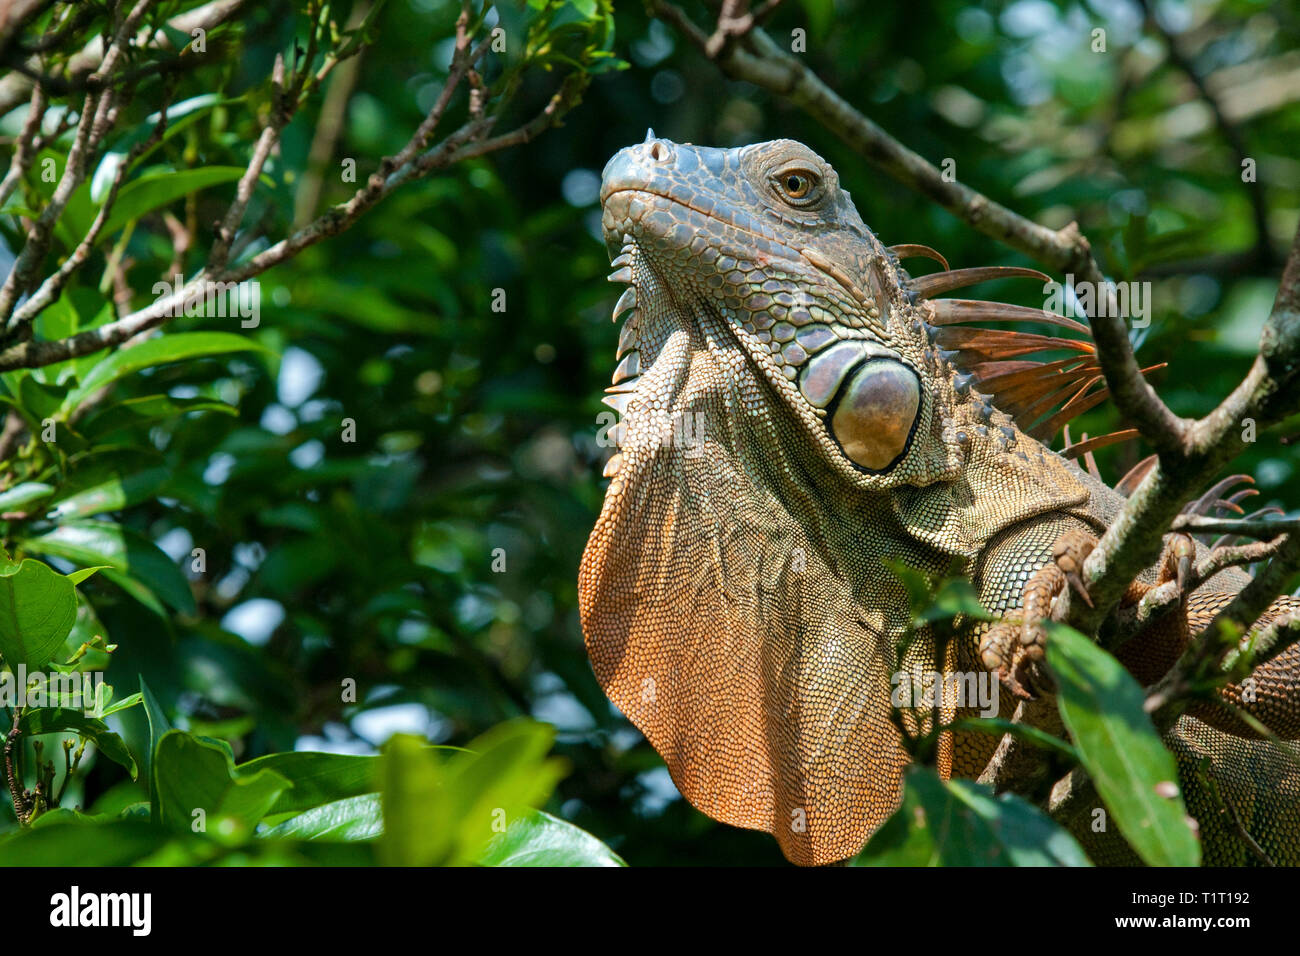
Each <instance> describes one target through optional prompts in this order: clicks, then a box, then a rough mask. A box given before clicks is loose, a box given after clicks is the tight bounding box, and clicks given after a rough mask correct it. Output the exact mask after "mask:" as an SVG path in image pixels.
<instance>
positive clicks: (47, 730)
mask: <svg viewBox="0 0 1300 956" xmlns="http://www.w3.org/2000/svg"><path fill="white" fill-rule="evenodd" d="M77 676H78V678H79V677H80V675H77ZM20 726H21V727H22V731H23V733H24V734H26V735H28V736H30V737H39V736H40V735H41V734H57V733H73V734H78V735H80V736H82V737H85V738H86V739H88V740H90V741H92V742H93V743H94V745H95V746H96V747H97V748H98V749H99V752H100V753H102V754H103V755H104V756H105V757H107V758H108V759H109V760H111V761H113V762H114V763H116V764H119V765H121V766H123V767H125V768H126V769H127V770H128V771H129V772H130V774H131V779H132V780H134V779H135V778H136V774H137V770H136V765H135V758H134V757H132V756H131V751H129V750H127V749H126V744H125V743H123V742H122V738H121V737H119V736H118V735H117V734H115V733H113V732H112V731H111V730H109V729H108V725H107V724H106V723H104V722H103V721H102V720H97V719H96V718H94V717H87V716H86V715H85V714H83V713H82V712H81V711H79V710H71V709H69V708H67V707H39V708H35V709H31V708H29V709H28V710H25V711H23V716H22V719H21V721H20Z"/></svg>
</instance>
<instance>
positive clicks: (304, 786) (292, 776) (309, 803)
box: [239, 750, 379, 813]
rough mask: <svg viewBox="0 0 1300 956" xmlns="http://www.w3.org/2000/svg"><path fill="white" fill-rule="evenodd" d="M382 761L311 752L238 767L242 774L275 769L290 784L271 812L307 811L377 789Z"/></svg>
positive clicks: (261, 759)
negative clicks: (376, 773)
mask: <svg viewBox="0 0 1300 956" xmlns="http://www.w3.org/2000/svg"><path fill="white" fill-rule="evenodd" d="M378 763H379V758H378V757H376V756H372V755H369V754H329V753H313V752H311V751H306V750H302V751H293V752H290V753H275V754H268V755H267V756H265V757H258V758H257V759H256V760H250V761H248V762H247V763H242V764H240V765H239V771H240V773H256V772H257V771H259V770H272V771H274V772H276V773H278V774H279V775H280V776H282V777H284V778H285V779H286V780H288V781H289V782H290V783H291V784H293V789H292V790H286V791H285V792H284V793H282V794H280V799H279V800H277V801H276V803H275V806H274V807H272V808H271V811H270V812H271V813H292V812H294V811H301V810H307V809H309V808H311V807H317V806H320V805H321V804H324V803H332V802H334V801H337V800H341V799H343V798H345V797H355V796H358V795H360V794H363V793H372V792H374V791H375V790H377V789H378V783H377V781H376V780H375V770H376V769H377V765H378Z"/></svg>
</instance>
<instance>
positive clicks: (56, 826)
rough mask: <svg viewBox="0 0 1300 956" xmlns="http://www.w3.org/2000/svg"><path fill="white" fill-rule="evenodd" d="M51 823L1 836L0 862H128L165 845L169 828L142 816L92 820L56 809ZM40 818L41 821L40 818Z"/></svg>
mask: <svg viewBox="0 0 1300 956" xmlns="http://www.w3.org/2000/svg"><path fill="white" fill-rule="evenodd" d="M44 816H49V817H50V818H51V822H50V823H46V824H43V825H41V826H39V827H37V826H33V827H32V828H31V829H27V830H16V831H14V832H13V833H11V834H8V835H6V836H5V837H4V838H3V839H2V840H0V866H6V867H8V866H65V867H66V866H68V865H69V864H70V863H74V862H75V865H77V866H125V865H127V864H130V863H134V862H135V861H137V860H139V859H140V858H142V857H144V856H146V855H148V854H149V853H151V852H153V851H154V850H156V849H157V848H158V847H159V846H161V845H162V844H163V843H164V842H165V841H166V839H167V836H168V835H167V834H166V832H164V831H162V830H159V829H158V828H157V827H155V826H153V825H152V824H150V823H146V822H143V821H139V820H117V821H114V822H112V823H97V824H90V823H88V821H87V819H86V818H85V817H84V816H83V815H81V814H72V813H71V812H70V811H67V812H65V811H60V810H52V811H50V813H49V814H45V815H44ZM37 822H38V823H39V822H40V818H38V820H37Z"/></svg>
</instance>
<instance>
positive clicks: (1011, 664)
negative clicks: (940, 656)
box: [980, 529, 1097, 700]
mask: <svg viewBox="0 0 1300 956" xmlns="http://www.w3.org/2000/svg"><path fill="white" fill-rule="evenodd" d="M1096 546H1097V539H1096V538H1095V537H1093V536H1092V535H1091V534H1089V533H1088V532H1086V531H1081V530H1077V529H1076V530H1070V531H1066V532H1065V533H1063V534H1062V535H1061V536H1060V537H1059V538H1057V539H1056V543H1055V544H1054V545H1052V560H1051V561H1050V562H1048V563H1047V564H1045V565H1043V566H1042V567H1041V568H1039V569H1038V570H1037V571H1035V572H1034V573H1033V574H1032V575H1030V577H1029V581H1028V583H1026V584H1025V590H1024V592H1023V593H1022V596H1021V601H1020V614H1019V615H1017V616H1013V617H1007V618H1004V619H1003V620H1001V621H999V622H998V623H997V624H994V625H993V626H992V627H991V628H989V630H988V631H987V632H985V634H984V636H983V637H982V638H981V639H980V659H981V660H982V661H983V662H984V666H985V667H987V668H988V669H989V670H991V671H994V672H995V673H996V674H997V675H998V679H999V680H1001V681H1002V683H1003V684H1005V685H1006V686H1007V688H1008V689H1009V690H1010V691H1011V692H1012V693H1013V694H1015V695H1016V696H1017V697H1019V698H1021V699H1022V700H1031V699H1033V698H1035V697H1039V696H1042V694H1043V693H1045V692H1047V691H1050V690H1051V687H1052V682H1051V678H1050V677H1049V676H1048V674H1047V671H1046V669H1045V668H1044V666H1043V659H1044V656H1045V654H1046V650H1047V629H1046V628H1045V627H1044V626H1043V622H1044V621H1046V620H1048V619H1050V618H1051V616H1052V602H1053V601H1055V600H1056V598H1057V596H1058V595H1060V594H1061V592H1063V591H1064V590H1065V589H1066V588H1067V587H1070V588H1073V589H1074V591H1075V593H1076V594H1078V595H1079V597H1080V598H1082V599H1083V600H1084V601H1085V602H1087V603H1088V604H1089V605H1091V604H1092V600H1091V599H1090V598H1089V597H1088V591H1087V589H1086V588H1085V587H1084V586H1083V578H1082V577H1081V576H1080V574H1081V572H1082V570H1083V562H1084V561H1086V560H1087V559H1088V555H1089V554H1091V553H1092V549H1093V548H1095V547H1096Z"/></svg>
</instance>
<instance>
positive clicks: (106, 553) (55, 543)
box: [22, 521, 194, 614]
mask: <svg viewBox="0 0 1300 956" xmlns="http://www.w3.org/2000/svg"><path fill="white" fill-rule="evenodd" d="M22 545H23V547H24V548H25V549H27V550H28V551H34V552H36V553H38V554H49V555H53V556H55V557H59V558H65V559H67V560H68V561H72V562H75V563H76V564H80V565H83V566H85V567H105V568H109V569H110V570H106V571H105V572H104V576H105V577H107V578H109V579H110V580H112V581H114V582H115V583H117V584H119V585H121V586H123V587H124V588H126V589H127V590H128V591H129V592H130V593H131V594H132V596H134V597H137V598H140V592H139V590H138V589H134V590H133V589H132V588H131V587H130V586H129V584H128V583H127V582H125V581H124V580H123V577H124V576H129V578H130V579H131V580H133V581H135V582H138V583H139V584H141V585H143V586H144V587H145V588H147V589H148V593H149V594H150V595H152V594H155V593H156V594H157V595H158V597H160V598H162V600H163V601H165V602H167V604H168V605H170V606H171V607H172V608H173V609H174V610H177V611H180V612H182V613H184V614H193V613H194V595H193V594H192V593H191V592H190V586H189V583H188V582H187V581H186V580H185V575H184V574H183V573H182V572H181V569H180V568H178V567H177V566H176V564H175V563H174V562H173V561H172V559H171V558H169V557H168V556H167V555H166V554H165V553H164V552H163V551H162V550H161V549H160V548H159V547H158V546H157V545H155V544H154V543H153V542H152V541H150V540H149V539H148V538H145V537H144V536H143V535H140V534H138V533H136V532H135V531H132V530H130V529H129V528H125V527H123V526H122V525H119V524H114V523H112V522H110V521H70V522H68V523H67V524H64V525H60V526H59V527H58V528H55V529H54V530H53V531H51V532H49V533H48V534H44V535H41V536H40V537H38V538H25V539H23V540H22ZM142 600H144V603H145V604H146V605H147V604H148V601H147V599H142ZM154 610H155V611H160V609H158V608H154Z"/></svg>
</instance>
